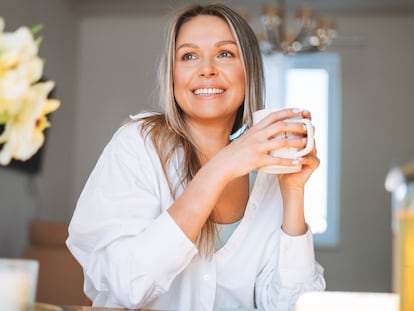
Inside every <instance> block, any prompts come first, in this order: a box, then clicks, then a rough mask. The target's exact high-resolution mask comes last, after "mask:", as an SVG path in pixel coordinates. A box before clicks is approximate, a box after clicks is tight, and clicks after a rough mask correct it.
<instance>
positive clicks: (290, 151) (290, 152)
mask: <svg viewBox="0 0 414 311" xmlns="http://www.w3.org/2000/svg"><path fill="white" fill-rule="evenodd" d="M278 110H280V109H262V110H258V111H255V112H254V113H253V124H257V123H258V122H260V121H261V120H262V119H264V118H265V117H266V116H267V115H269V114H270V113H272V112H275V111H278ZM283 122H295V123H302V124H304V125H305V126H306V131H307V142H306V146H305V147H304V148H280V149H277V150H274V151H272V152H270V155H271V156H273V157H278V158H284V159H297V158H300V157H303V156H305V155H307V154H309V153H310V152H311V151H312V150H313V146H314V137H313V125H312V122H311V121H310V120H309V119H306V118H302V117H296V118H291V119H285V120H283ZM281 137H282V138H283V137H285V133H284V134H282V135H278V136H276V137H275V139H278V138H281ZM286 137H297V135H294V134H291V133H286ZM301 169H302V165H301V164H300V163H298V164H296V165H290V166H284V165H270V166H265V167H262V168H261V169H260V171H262V172H265V173H270V174H289V173H295V172H299V171H300V170H301Z"/></svg>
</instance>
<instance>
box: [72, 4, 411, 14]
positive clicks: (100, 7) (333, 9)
mask: <svg viewBox="0 0 414 311" xmlns="http://www.w3.org/2000/svg"><path fill="white" fill-rule="evenodd" d="M213 1H214V0H213ZM278 1H284V2H285V6H286V7H287V10H288V11H289V10H290V9H295V8H296V7H298V6H299V5H302V4H306V5H310V6H312V7H314V8H315V9H316V10H318V11H320V12H327V13H333V14H394V13H395V14H414V0H221V1H220V0H218V1H216V2H224V3H226V4H228V5H229V6H231V7H235V8H237V7H238V8H240V7H242V8H243V7H246V8H253V7H254V8H260V7H261V6H262V5H264V4H268V3H277V2H278ZM209 2H212V1H211V0H151V1H147V0H73V3H75V4H76V7H77V9H78V12H79V13H80V14H81V15H91V14H92V15H94V14H117V13H127V14H136V13H145V14H148V13H150V12H160V11H161V12H163V11H164V12H165V11H169V10H171V9H173V8H176V7H181V6H183V5H186V4H190V3H209Z"/></svg>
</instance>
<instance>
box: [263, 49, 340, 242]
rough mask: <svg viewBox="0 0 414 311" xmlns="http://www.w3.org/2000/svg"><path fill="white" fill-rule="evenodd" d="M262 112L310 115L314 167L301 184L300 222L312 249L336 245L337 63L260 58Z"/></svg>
mask: <svg viewBox="0 0 414 311" xmlns="http://www.w3.org/2000/svg"><path fill="white" fill-rule="evenodd" d="M264 65H265V81H266V107H268V108H283V107H297V108H300V109H306V110H309V111H310V112H311V113H312V123H313V124H314V125H315V139H316V146H317V152H318V157H319V158H320V160H321V163H320V166H319V168H318V169H317V170H316V171H315V172H314V173H313V174H312V177H311V179H310V180H309V181H308V183H307V184H306V193H305V217H306V221H307V223H308V224H309V226H310V227H311V229H312V233H313V234H314V237H315V244H316V246H322V247H324V246H336V245H338V242H339V237H338V232H339V228H338V226H339V220H338V215H339V170H340V169H339V168H340V161H339V155H340V152H339V149H340V142H339V137H340V135H339V131H340V118H339V116H340V114H339V111H340V103H339V99H340V96H339V85H340V83H339V59H338V57H337V56H336V55H333V54H325V53H318V54H308V55H295V56H280V55H264Z"/></svg>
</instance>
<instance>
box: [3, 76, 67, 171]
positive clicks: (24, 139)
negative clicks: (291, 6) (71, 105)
mask: <svg viewBox="0 0 414 311" xmlns="http://www.w3.org/2000/svg"><path fill="white" fill-rule="evenodd" d="M53 87H54V83H53V82H52V81H48V82H44V83H37V84H35V85H33V86H32V87H30V88H29V89H28V90H27V92H26V93H25V94H24V96H23V106H22V110H21V111H20V112H19V114H17V115H14V116H11V117H10V118H9V119H8V121H7V123H6V124H5V130H4V132H3V134H2V135H1V136H0V143H4V145H3V149H2V150H1V151H0V164H2V165H7V164H8V163H9V162H10V161H11V159H12V158H15V159H18V160H22V161H25V160H28V159H29V158H30V157H31V156H32V155H33V154H34V153H36V152H37V151H38V150H39V148H40V147H41V146H42V145H43V143H44V134H43V131H44V129H45V128H47V127H49V126H50V123H49V122H48V120H47V118H46V115H47V114H49V113H50V112H53V111H55V110H56V109H57V108H58V107H59V104H60V103H59V101H58V100H55V99H47V94H49V92H50V91H51V90H52V89H53Z"/></svg>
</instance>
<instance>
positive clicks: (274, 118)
mask: <svg viewBox="0 0 414 311" xmlns="http://www.w3.org/2000/svg"><path fill="white" fill-rule="evenodd" d="M298 116H303V117H309V118H310V113H309V112H304V113H301V112H300V110H298V109H283V110H280V111H277V112H272V113H270V114H269V115H268V116H266V117H265V118H264V119H263V120H261V121H260V122H258V123H257V124H256V125H254V126H252V127H251V128H250V129H249V130H248V131H247V132H246V133H245V134H244V135H242V136H240V137H239V138H237V139H236V140H235V141H233V142H232V143H231V144H229V145H228V146H227V147H226V148H224V149H222V150H221V151H220V152H219V153H218V154H216V156H215V157H214V159H212V160H213V162H216V164H219V165H220V166H221V167H222V169H223V171H222V172H223V173H224V174H225V175H227V174H228V175H229V178H230V179H233V178H237V177H239V176H243V175H246V174H248V173H249V172H251V171H253V170H255V169H260V168H261V167H264V166H269V165H283V166H294V165H296V164H297V163H298V162H304V163H305V165H307V158H303V159H284V158H278V157H274V156H272V155H270V153H271V152H272V151H274V150H278V149H281V148H288V147H291V148H303V147H304V146H305V145H306V138H305V139H304V137H303V136H306V131H305V130H304V127H303V124H302V123H293V122H283V120H285V119H290V118H294V117H298ZM286 132H290V133H293V134H295V135H296V137H289V138H286V137H285V135H284V133H286ZM279 137H280V138H279ZM217 161H218V162H217ZM226 172H227V174H226ZM302 179H304V177H302ZM305 181H306V180H305ZM293 183H294V184H295V183H297V184H300V180H299V179H297V180H296V182H295V181H294V180H293Z"/></svg>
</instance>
